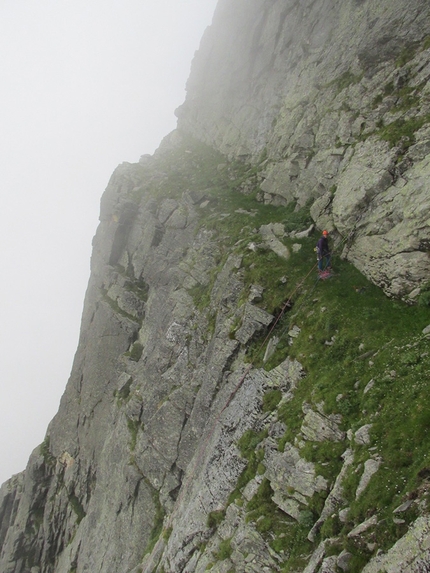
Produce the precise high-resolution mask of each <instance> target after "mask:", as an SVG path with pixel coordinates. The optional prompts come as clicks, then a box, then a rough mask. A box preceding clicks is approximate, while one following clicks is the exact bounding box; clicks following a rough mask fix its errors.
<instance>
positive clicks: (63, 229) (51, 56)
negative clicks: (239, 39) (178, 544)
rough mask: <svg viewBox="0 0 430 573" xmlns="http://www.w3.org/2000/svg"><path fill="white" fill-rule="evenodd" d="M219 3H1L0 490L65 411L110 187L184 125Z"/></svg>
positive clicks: (9, 0) (174, 0) (190, 0)
mask: <svg viewBox="0 0 430 573" xmlns="http://www.w3.org/2000/svg"><path fill="white" fill-rule="evenodd" d="M215 4H216V0H157V2H153V1H149V0H90V1H88V0H86V1H84V0H73V1H72V0H39V1H38V2H34V1H33V0H2V2H1V3H0V53H1V58H0V73H1V83H0V101H1V105H0V128H1V129H0V134H1V136H0V146H1V147H0V151H1V161H0V186H1V187H0V189H1V191H0V192H1V214H2V217H1V224H0V248H1V259H2V265H1V280H0V320H1V322H0V325H1V327H0V352H1V353H0V383H1V401H0V438H1V440H0V448H1V452H0V483H2V482H3V481H5V480H6V479H7V478H9V477H10V476H11V475H12V474H14V473H17V472H19V471H22V470H23V469H24V468H25V466H26V463H27V460H28V457H29V455H30V453H31V451H32V450H33V448H34V447H36V446H37V445H38V444H39V443H41V442H42V441H43V439H44V435H45V432H46V428H47V425H48V423H49V421H50V420H51V419H52V417H53V416H54V414H55V413H56V411H57V409H58V405H59V401H60V397H61V395H62V393H63V391H64V388H65V386H66V383H67V379H68V377H69V374H70V369H71V366H72V361H73V357H74V353H75V350H76V347H77V342H78V333H79V326H80V319H81V313H82V305H83V299H84V294H85V289H86V285H87V282H88V277H89V262H90V254H91V240H92V237H93V235H94V233H95V231H96V227H97V224H98V214H99V202H100V197H101V195H102V193H103V190H104V189H105V187H106V185H107V183H108V180H109V177H110V175H111V173H112V172H113V170H114V169H115V167H116V166H117V165H118V164H119V163H122V162H123V161H130V162H135V161H138V159H139V157H140V156H141V155H142V154H145V153H153V152H154V150H155V149H156V148H157V147H158V145H159V143H160V141H161V139H162V138H163V137H164V136H165V135H167V134H168V133H169V132H170V131H171V130H172V129H174V128H175V125H176V118H175V116H174V109H175V108H176V107H178V106H179V105H180V104H181V103H182V102H183V100H184V99H185V83H186V80H187V77H188V75H189V70H190V64H191V60H192V58H193V55H194V52H195V50H196V49H197V48H198V46H199V42H200V38H201V36H202V34H203V32H204V29H205V28H206V26H208V25H209V24H210V22H211V19H212V15H213V12H214V9H215Z"/></svg>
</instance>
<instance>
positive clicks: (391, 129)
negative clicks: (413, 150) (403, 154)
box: [376, 115, 430, 149]
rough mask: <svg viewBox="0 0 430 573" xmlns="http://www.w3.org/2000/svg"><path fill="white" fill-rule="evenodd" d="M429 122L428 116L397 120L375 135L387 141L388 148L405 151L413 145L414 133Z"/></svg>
mask: <svg viewBox="0 0 430 573" xmlns="http://www.w3.org/2000/svg"><path fill="white" fill-rule="evenodd" d="M429 122H430V115H426V116H422V117H420V116H417V117H412V118H410V119H404V118H402V117H401V118H399V119H396V120H395V121H393V122H392V123H390V124H388V125H386V126H384V127H382V128H381V129H379V130H378V131H377V132H376V133H377V135H378V136H379V137H380V138H381V139H383V140H384V141H388V143H389V144H390V147H395V146H398V145H399V144H400V143H402V146H403V147H404V148H405V149H407V148H408V147H410V146H411V145H413V144H414V143H415V132H416V131H418V130H419V129H421V127H423V125H425V124H426V123H429Z"/></svg>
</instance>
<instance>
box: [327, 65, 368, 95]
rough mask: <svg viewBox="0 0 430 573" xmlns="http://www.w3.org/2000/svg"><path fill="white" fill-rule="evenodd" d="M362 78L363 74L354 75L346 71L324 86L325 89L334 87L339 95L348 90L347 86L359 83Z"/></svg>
mask: <svg viewBox="0 0 430 573" xmlns="http://www.w3.org/2000/svg"><path fill="white" fill-rule="evenodd" d="M362 78H363V74H361V75H355V74H353V73H352V72H351V71H349V70H348V71H346V72H344V73H343V74H341V75H340V76H339V77H337V78H336V79H334V80H332V81H331V82H330V83H328V84H327V85H326V87H329V86H334V87H336V89H337V91H338V93H340V92H341V91H343V90H344V89H346V88H348V87H349V86H352V85H355V84H358V83H360V82H361V80H362Z"/></svg>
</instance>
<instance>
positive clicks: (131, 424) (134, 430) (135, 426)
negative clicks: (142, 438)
mask: <svg viewBox="0 0 430 573" xmlns="http://www.w3.org/2000/svg"><path fill="white" fill-rule="evenodd" d="M127 427H128V430H129V432H130V451H131V452H134V450H135V448H136V442H137V434H138V432H139V430H141V429H143V426H142V424H141V423H140V422H139V420H132V419H131V418H127Z"/></svg>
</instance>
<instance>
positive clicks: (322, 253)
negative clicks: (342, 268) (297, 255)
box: [315, 231, 331, 271]
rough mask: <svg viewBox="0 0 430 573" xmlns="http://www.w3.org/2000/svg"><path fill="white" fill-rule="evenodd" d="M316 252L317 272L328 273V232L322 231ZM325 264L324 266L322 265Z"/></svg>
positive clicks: (329, 264)
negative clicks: (325, 271)
mask: <svg viewBox="0 0 430 573" xmlns="http://www.w3.org/2000/svg"><path fill="white" fill-rule="evenodd" d="M315 250H316V252H317V259H318V270H319V271H324V270H327V271H330V270H331V255H330V248H329V245H328V231H323V232H322V235H321V237H320V238H319V239H318V243H317V246H316V248H315ZM324 262H325V265H324Z"/></svg>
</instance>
